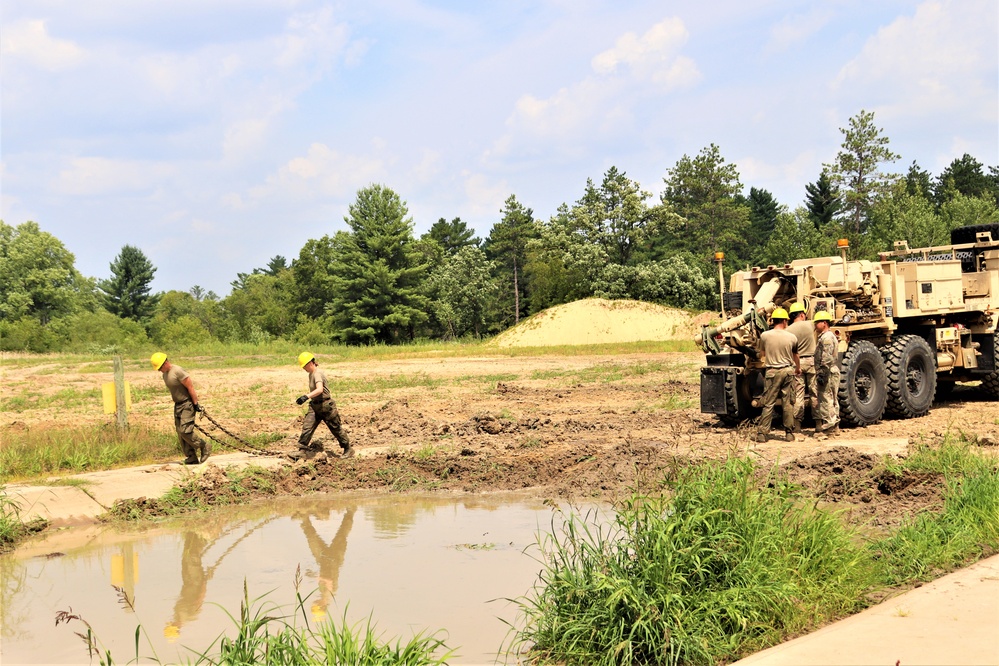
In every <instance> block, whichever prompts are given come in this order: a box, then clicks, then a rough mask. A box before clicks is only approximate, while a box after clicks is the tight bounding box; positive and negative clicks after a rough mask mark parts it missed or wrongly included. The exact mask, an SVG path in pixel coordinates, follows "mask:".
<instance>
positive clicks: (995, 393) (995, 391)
mask: <svg viewBox="0 0 999 666" xmlns="http://www.w3.org/2000/svg"><path fill="white" fill-rule="evenodd" d="M993 335H994V339H995V342H994V343H993V345H992V349H993V351H992V353H993V354H999V331H996V332H995V333H994V334H993ZM982 390H984V391H985V395H987V396H989V397H990V398H992V399H993V400H999V370H995V371H993V372H990V373H989V374H987V375H985V376H984V377H982Z"/></svg>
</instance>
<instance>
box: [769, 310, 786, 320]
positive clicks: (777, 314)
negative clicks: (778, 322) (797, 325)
mask: <svg viewBox="0 0 999 666" xmlns="http://www.w3.org/2000/svg"><path fill="white" fill-rule="evenodd" d="M770 318H771V319H787V310H785V309H784V308H777V309H776V310H774V312H773V314H772V315H770Z"/></svg>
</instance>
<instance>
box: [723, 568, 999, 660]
mask: <svg viewBox="0 0 999 666" xmlns="http://www.w3.org/2000/svg"><path fill="white" fill-rule="evenodd" d="M799 664H808V666H867V665H869V664H885V665H886V666H891V665H893V664H899V665H900V666H921V665H926V666H940V665H941V664H953V665H955V666H978V665H981V666H994V665H995V664H999V555H996V556H994V557H990V558H988V559H986V560H982V561H980V562H978V563H976V564H973V565H972V566H970V567H968V568H967V569H961V570H959V571H955V572H954V573H952V574H949V575H947V576H944V577H943V578H938V579H937V580H935V581H933V582H932V583H927V584H926V585H923V586H922V587H919V588H916V589H914V590H910V591H908V592H906V593H904V594H902V595H900V596H897V597H893V598H892V599H889V600H887V601H885V602H883V603H881V604H878V605H877V606H873V607H871V608H868V609H867V610H865V611H863V612H862V613H858V614H857V615H853V616H851V617H848V618H846V619H844V620H841V621H839V622H836V623H834V624H830V625H828V626H826V627H823V628H822V629H819V630H818V631H815V632H813V633H811V634H808V635H807V636H802V637H800V638H796V639H794V640H792V641H788V642H787V643H783V644H781V645H777V646H775V647H772V648H770V649H768V650H764V651H763V652H758V653H756V654H754V655H752V656H751V657H747V658H745V659H742V660H740V661H737V662H735V665H734V666H791V665H794V666H797V665H799Z"/></svg>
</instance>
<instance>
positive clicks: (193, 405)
mask: <svg viewBox="0 0 999 666" xmlns="http://www.w3.org/2000/svg"><path fill="white" fill-rule="evenodd" d="M149 362H150V363H151V364H152V366H153V370H159V371H160V372H162V373H163V383H164V384H166V387H167V388H168V389H169V390H170V397H171V398H173V425H174V428H176V429H177V439H179V440H180V449H181V451H183V452H184V456H185V458H184V464H185V465H197V464H198V462H199V460H198V454H199V452H200V455H201V459H200V462H205V461H206V460H208V456H210V455H211V453H212V449H211V445H210V444H208V443H207V442H205V440H203V439H201V438H200V437H198V436H197V435H195V434H194V415H195V414H196V413H197V412H200V411H201V405H200V404H199V403H198V392H197V391H195V390H194V382H193V381H192V380H191V376H190V375H188V374H187V373H186V372H184V368H182V367H180V366H179V365H175V364H172V363H170V361H169V360H167V356H166V354H164V353H163V352H156V353H155V354H153V355H152V356H151V357H150V358H149Z"/></svg>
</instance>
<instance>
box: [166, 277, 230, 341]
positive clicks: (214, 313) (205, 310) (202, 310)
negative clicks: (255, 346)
mask: <svg viewBox="0 0 999 666" xmlns="http://www.w3.org/2000/svg"><path fill="white" fill-rule="evenodd" d="M233 326H234V324H231V323H228V322H227V321H226V317H225V313H224V312H223V308H222V305H221V303H220V302H219V301H218V300H207V299H202V300H198V299H197V298H195V297H194V295H193V294H191V293H190V292H188V291H177V290H170V291H167V292H165V293H163V294H160V298H159V301H158V302H157V303H156V310H155V311H154V313H153V315H152V318H151V319H150V321H149V336H150V337H151V338H152V339H153V340H155V341H156V342H157V343H158V344H162V345H171V344H182V343H185V342H204V341H206V340H209V339H212V338H214V339H217V340H228V339H232V340H238V339H239V336H238V335H237V334H235V333H233V334H230V329H231V328H232V327H233ZM185 327H186V329H188V330H185Z"/></svg>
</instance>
